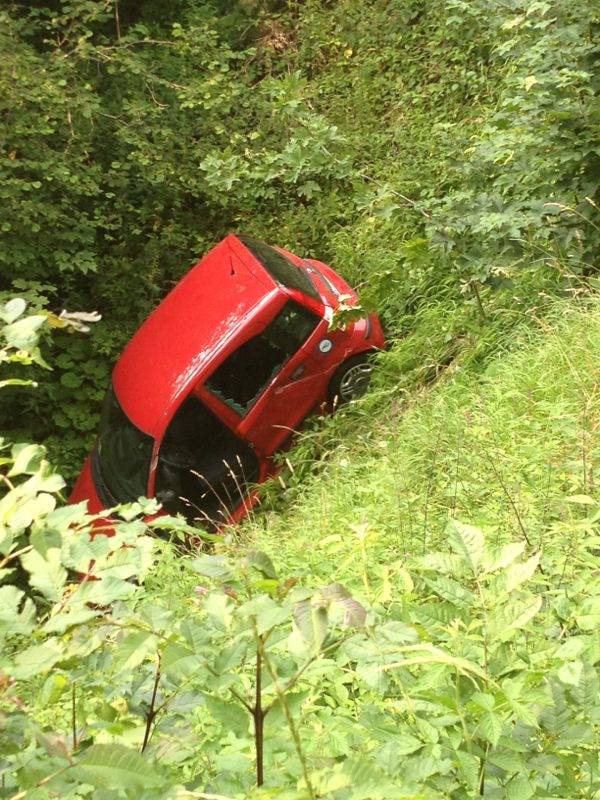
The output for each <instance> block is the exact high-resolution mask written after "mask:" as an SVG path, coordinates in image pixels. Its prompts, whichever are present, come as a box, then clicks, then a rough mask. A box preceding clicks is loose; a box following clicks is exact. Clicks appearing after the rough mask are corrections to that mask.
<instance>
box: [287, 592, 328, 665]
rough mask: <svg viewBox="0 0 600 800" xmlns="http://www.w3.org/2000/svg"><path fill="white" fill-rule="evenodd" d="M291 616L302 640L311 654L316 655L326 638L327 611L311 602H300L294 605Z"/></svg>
mask: <svg viewBox="0 0 600 800" xmlns="http://www.w3.org/2000/svg"><path fill="white" fill-rule="evenodd" d="M293 615H294V623H295V626H296V629H297V631H298V632H299V634H300V636H301V637H302V640H303V641H304V643H305V644H306V646H307V647H308V649H309V650H310V651H311V652H313V653H318V652H319V650H320V649H321V645H322V644H323V642H324V640H325V637H326V636H327V627H328V617H327V609H326V608H324V607H323V606H322V605H317V604H314V603H313V602H312V601H311V600H301V601H300V602H299V603H295V604H294V607H293Z"/></svg>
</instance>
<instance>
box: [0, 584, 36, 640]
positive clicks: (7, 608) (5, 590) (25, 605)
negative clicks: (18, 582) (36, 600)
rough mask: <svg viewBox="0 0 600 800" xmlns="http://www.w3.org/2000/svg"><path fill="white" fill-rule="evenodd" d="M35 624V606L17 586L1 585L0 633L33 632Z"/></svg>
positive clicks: (23, 633) (22, 633) (21, 633)
mask: <svg viewBox="0 0 600 800" xmlns="http://www.w3.org/2000/svg"><path fill="white" fill-rule="evenodd" d="M34 626H35V606H34V605H33V602H32V601H31V599H30V598H26V599H25V592H23V591H21V590H20V589H17V587H16V586H0V633H2V634H5V635H6V634H17V633H18V634H20V635H25V634H28V633H31V632H32V631H33V629H34Z"/></svg>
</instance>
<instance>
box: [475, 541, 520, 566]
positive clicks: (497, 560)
mask: <svg viewBox="0 0 600 800" xmlns="http://www.w3.org/2000/svg"><path fill="white" fill-rule="evenodd" d="M523 550H525V542H511V543H510V544H505V545H504V546H503V547H501V548H500V550H498V551H497V552H495V553H493V554H490V555H489V556H487V557H486V559H485V572H496V571H497V570H499V569H505V568H506V567H508V566H509V565H510V564H512V563H513V561H514V560H515V559H516V558H518V557H519V556H520V555H521V553H522V552H523Z"/></svg>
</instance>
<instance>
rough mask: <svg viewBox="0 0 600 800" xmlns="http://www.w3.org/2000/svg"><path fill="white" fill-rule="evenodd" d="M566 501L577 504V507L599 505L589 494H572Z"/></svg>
mask: <svg viewBox="0 0 600 800" xmlns="http://www.w3.org/2000/svg"><path fill="white" fill-rule="evenodd" d="M565 500H566V501H567V503H575V504H576V505H580V506H595V505H597V504H598V503H597V501H596V500H594V498H593V497H590V496H589V495H587V494H572V495H570V496H569V497H566V498H565Z"/></svg>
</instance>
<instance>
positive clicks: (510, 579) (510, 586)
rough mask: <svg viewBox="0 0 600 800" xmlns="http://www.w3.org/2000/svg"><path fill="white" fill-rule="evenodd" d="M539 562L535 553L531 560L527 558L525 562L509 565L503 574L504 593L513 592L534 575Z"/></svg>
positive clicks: (538, 555) (538, 556) (538, 557)
mask: <svg viewBox="0 0 600 800" xmlns="http://www.w3.org/2000/svg"><path fill="white" fill-rule="evenodd" d="M539 562H540V554H539V553H535V555H533V556H531V558H528V559H527V561H523V562H518V563H517V564H511V566H510V567H509V568H508V569H507V571H506V573H505V574H506V591H507V592H509V593H510V592H513V591H514V590H515V589H516V588H517V587H519V586H520V585H521V584H522V583H525V581H528V580H529V579H530V578H531V577H532V576H533V574H534V573H535V571H536V569H537V567H538V564H539Z"/></svg>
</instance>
